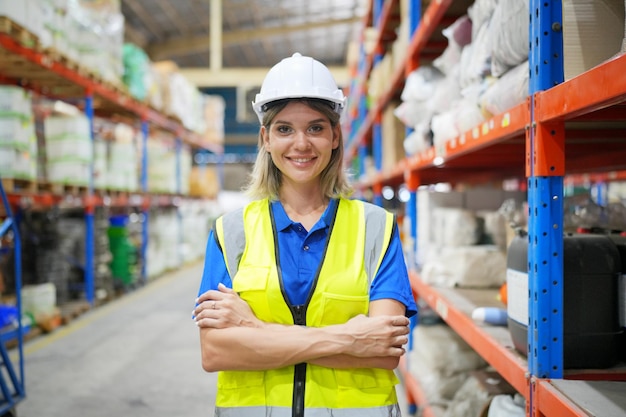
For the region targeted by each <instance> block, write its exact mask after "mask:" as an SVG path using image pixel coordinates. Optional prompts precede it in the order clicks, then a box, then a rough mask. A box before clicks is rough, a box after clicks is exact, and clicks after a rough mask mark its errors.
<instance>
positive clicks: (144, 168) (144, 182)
mask: <svg viewBox="0 0 626 417" xmlns="http://www.w3.org/2000/svg"><path fill="white" fill-rule="evenodd" d="M149 130H150V127H149V126H148V122H147V121H146V120H142V121H141V141H142V146H141V178H140V186H141V191H142V192H143V193H144V196H143V199H142V214H143V224H142V229H141V276H140V277H139V278H140V281H141V283H142V284H145V282H146V281H147V278H148V274H147V267H146V262H147V259H146V255H147V253H148V227H149V220H150V201H149V197H148V196H147V192H148V135H149Z"/></svg>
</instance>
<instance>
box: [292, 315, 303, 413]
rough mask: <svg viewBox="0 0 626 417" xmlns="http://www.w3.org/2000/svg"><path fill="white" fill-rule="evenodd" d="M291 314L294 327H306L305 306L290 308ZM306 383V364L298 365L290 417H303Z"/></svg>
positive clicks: (294, 378)
mask: <svg viewBox="0 0 626 417" xmlns="http://www.w3.org/2000/svg"><path fill="white" fill-rule="evenodd" d="M291 314H292V315H293V323H294V324H295V325H296V326H305V325H306V305H299V306H292V308H291ZM305 381H306V363H299V364H297V365H296V366H295V368H294V373H293V401H292V409H291V415H292V417H304V393H305Z"/></svg>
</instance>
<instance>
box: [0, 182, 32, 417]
mask: <svg viewBox="0 0 626 417" xmlns="http://www.w3.org/2000/svg"><path fill="white" fill-rule="evenodd" d="M0 197H1V202H2V205H3V206H4V210H5V212H6V218H5V219H4V221H3V222H2V223H1V224H0V238H2V237H3V236H4V235H5V234H6V233H7V232H8V231H12V232H13V262H14V274H13V275H14V279H15V307H16V311H17V312H16V315H17V318H16V323H15V324H14V325H11V326H14V328H11V329H9V330H7V329H2V331H0V361H1V362H0V391H1V392H0V395H1V397H0V416H7V415H12V413H13V411H14V409H15V406H16V405H17V404H18V403H19V402H20V401H22V400H23V399H24V398H25V397H26V388H25V385H24V333H23V332H24V328H23V324H22V291H21V290H22V256H21V250H22V247H21V240H20V230H19V226H18V224H17V222H16V221H15V219H14V217H13V213H12V210H11V204H10V202H9V199H8V197H7V194H6V192H5V190H4V186H3V185H2V179H1V178H0ZM9 340H16V341H17V347H16V351H17V360H18V368H17V371H16V369H15V367H14V365H13V363H12V362H11V357H10V355H9V352H8V350H7V346H6V343H7V341H9ZM7 377H8V380H7Z"/></svg>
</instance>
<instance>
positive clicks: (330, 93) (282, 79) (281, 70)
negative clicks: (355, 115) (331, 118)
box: [252, 52, 346, 123]
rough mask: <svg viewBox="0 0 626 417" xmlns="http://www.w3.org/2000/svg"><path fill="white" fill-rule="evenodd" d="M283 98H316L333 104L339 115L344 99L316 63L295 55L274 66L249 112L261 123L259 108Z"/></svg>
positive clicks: (329, 76)
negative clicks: (257, 117)
mask: <svg viewBox="0 0 626 417" xmlns="http://www.w3.org/2000/svg"><path fill="white" fill-rule="evenodd" d="M285 98H319V99H323V100H328V101H330V102H331V103H334V110H335V112H337V113H338V114H341V110H342V109H343V106H344V102H345V100H346V98H345V97H344V95H343V92H342V91H341V89H340V88H338V87H337V83H336V82H335V80H334V79H333V76H332V74H331V73H330V71H329V70H328V68H327V67H326V66H325V65H324V64H322V63H321V62H319V61H316V60H315V59H313V58H311V57H308V56H302V55H300V54H299V53H297V52H296V53H295V54H293V55H292V56H291V57H289V58H285V59H283V60H282V61H280V62H279V63H278V64H276V65H274V66H273V67H272V68H271V69H270V70H269V72H268V73H267V75H266V76H265V79H264V80H263V85H262V86H261V91H260V92H259V94H257V95H256V98H255V100H254V102H252V108H253V109H254V112H255V113H256V114H257V116H259V121H260V122H261V123H263V113H265V111H264V109H263V105H265V104H267V103H270V102H272V101H276V100H282V99H285Z"/></svg>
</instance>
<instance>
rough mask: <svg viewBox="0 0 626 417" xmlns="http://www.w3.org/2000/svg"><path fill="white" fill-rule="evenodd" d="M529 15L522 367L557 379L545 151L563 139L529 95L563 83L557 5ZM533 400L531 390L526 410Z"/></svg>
mask: <svg viewBox="0 0 626 417" xmlns="http://www.w3.org/2000/svg"><path fill="white" fill-rule="evenodd" d="M529 15H530V39H529V41H530V55H529V66H530V82H529V93H530V97H531V99H530V100H531V103H530V109H531V115H530V116H531V123H532V126H531V129H529V131H528V134H527V140H528V144H527V148H528V150H529V153H530V157H529V158H528V160H529V161H528V166H527V169H528V171H527V175H528V177H529V178H528V210H529V213H528V214H529V220H528V223H529V224H528V232H529V234H528V239H529V242H528V245H529V246H528V287H529V300H528V311H529V322H528V364H529V371H530V373H531V375H533V376H536V377H539V378H562V377H563V174H564V172H563V171H564V154H563V153H562V152H561V153H559V152H555V154H556V155H552V154H551V153H552V152H545V151H546V149H547V148H550V146H551V144H553V143H556V142H557V141H563V140H564V126H563V124H562V122H560V123H559V122H555V123H549V124H542V123H538V122H537V115H536V114H535V111H536V106H537V96H536V95H535V94H536V93H537V92H540V91H542V90H546V89H549V88H551V87H552V86H554V85H556V84H559V83H561V82H563V78H564V75H563V32H562V10H561V1H550V2H545V1H543V0H531V1H530V11H529ZM562 147H563V146H556V147H554V148H553V149H562ZM533 401H534V399H533V398H532V390H531V403H530V406H531V410H532V409H533V408H532V407H534V403H533Z"/></svg>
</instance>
